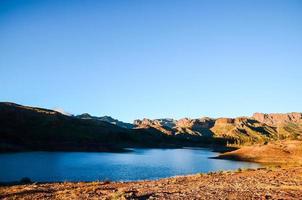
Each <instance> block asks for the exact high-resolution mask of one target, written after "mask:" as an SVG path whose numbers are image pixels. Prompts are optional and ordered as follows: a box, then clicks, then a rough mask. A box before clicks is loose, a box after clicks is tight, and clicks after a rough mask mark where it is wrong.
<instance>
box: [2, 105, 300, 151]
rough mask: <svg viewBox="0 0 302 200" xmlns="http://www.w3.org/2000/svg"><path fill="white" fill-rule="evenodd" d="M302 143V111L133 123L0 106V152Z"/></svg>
mask: <svg viewBox="0 0 302 200" xmlns="http://www.w3.org/2000/svg"><path fill="white" fill-rule="evenodd" d="M284 139H294V140H296V139H297V140H301V139H302V113H299V112H293V113H286V114H280V113H279V114H274V113H273V114H264V113H255V114H254V115H253V116H251V117H237V118H216V119H214V118H209V117H202V118H198V119H190V118H182V119H179V120H174V119H171V118H164V119H155V120H151V119H146V118H145V119H142V120H135V121H134V123H133V124H130V123H124V122H121V121H119V120H117V119H113V118H112V117H110V116H103V117H95V116H91V115H90V114H88V113H84V114H82V115H76V116H68V115H64V114H62V113H60V112H58V111H55V110H51V109H44V108H38V107H30V106H22V105H19V104H15V103H11V102H0V151H7V150H9V149H11V150H18V149H19V150H80V151H107V150H108V151H111V150H112V149H123V148H127V147H139V146H141V147H147V146H148V147H171V146H174V147H176V146H204V145H223V146H240V145H252V144H257V143H260V144H264V143H266V142H269V141H274V140H284Z"/></svg>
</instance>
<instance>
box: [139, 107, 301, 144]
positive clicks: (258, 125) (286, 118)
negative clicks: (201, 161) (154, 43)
mask: <svg viewBox="0 0 302 200" xmlns="http://www.w3.org/2000/svg"><path fill="white" fill-rule="evenodd" d="M263 116H264V117H263ZM168 124H169V125H167V121H166V120H165V119H155V120H150V119H143V120H135V121H134V125H135V127H136V128H150V127H152V128H155V129H157V130H159V131H161V132H163V133H164V134H167V135H174V136H186V137H189V136H200V137H204V138H213V139H214V140H215V139H217V140H218V139H221V140H224V141H227V143H228V144H229V145H235V146H240V145H251V144H259V143H260V144H262V143H266V142H269V141H274V140H282V139H298V140H300V139H301V138H302V114H301V113H287V114H260V113H256V114H254V115H253V117H238V118H218V119H212V118H208V117H204V118H200V119H189V118H183V119H180V120H169V123H168Z"/></svg>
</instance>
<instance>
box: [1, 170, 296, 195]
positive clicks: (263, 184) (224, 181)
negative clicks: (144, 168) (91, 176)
mask: <svg viewBox="0 0 302 200" xmlns="http://www.w3.org/2000/svg"><path fill="white" fill-rule="evenodd" d="M301 197H302V167H301V166H296V167H293V166H292V167H274V168H260V169H239V170H237V171H224V172H215V173H208V174H196V175H191V176H179V177H172V178H167V179H160V180H156V181H138V182H109V181H107V182H87V183H85V182H79V183H70V182H67V183H44V184H27V185H15V186H1V187H0V199H173V200H175V199H301Z"/></svg>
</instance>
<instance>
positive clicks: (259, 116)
mask: <svg viewBox="0 0 302 200" xmlns="http://www.w3.org/2000/svg"><path fill="white" fill-rule="evenodd" d="M252 118H253V119H255V120H257V121H259V122H262V123H265V124H267V125H269V126H278V125H280V124H282V123H290V122H291V123H298V122H300V121H301V120H302V113H298V112H292V113H286V114H281V113H273V114H265V113H254V114H253V117H252Z"/></svg>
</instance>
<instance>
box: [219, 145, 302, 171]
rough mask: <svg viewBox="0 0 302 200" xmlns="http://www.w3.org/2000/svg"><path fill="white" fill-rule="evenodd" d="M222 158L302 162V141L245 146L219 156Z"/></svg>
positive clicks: (284, 162)
mask: <svg viewBox="0 0 302 200" xmlns="http://www.w3.org/2000/svg"><path fill="white" fill-rule="evenodd" d="M218 158H222V159H233V160H242V161H250V162H258V163H265V164H282V165H284V164H286V165H301V164H302V141H297V140H294V141H292V140H287V141H274V142H270V143H268V144H264V145H263V144H262V145H261V144H257V145H253V146H244V147H241V148H240V149H238V150H235V151H231V152H226V153H223V154H221V155H219V156H218Z"/></svg>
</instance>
